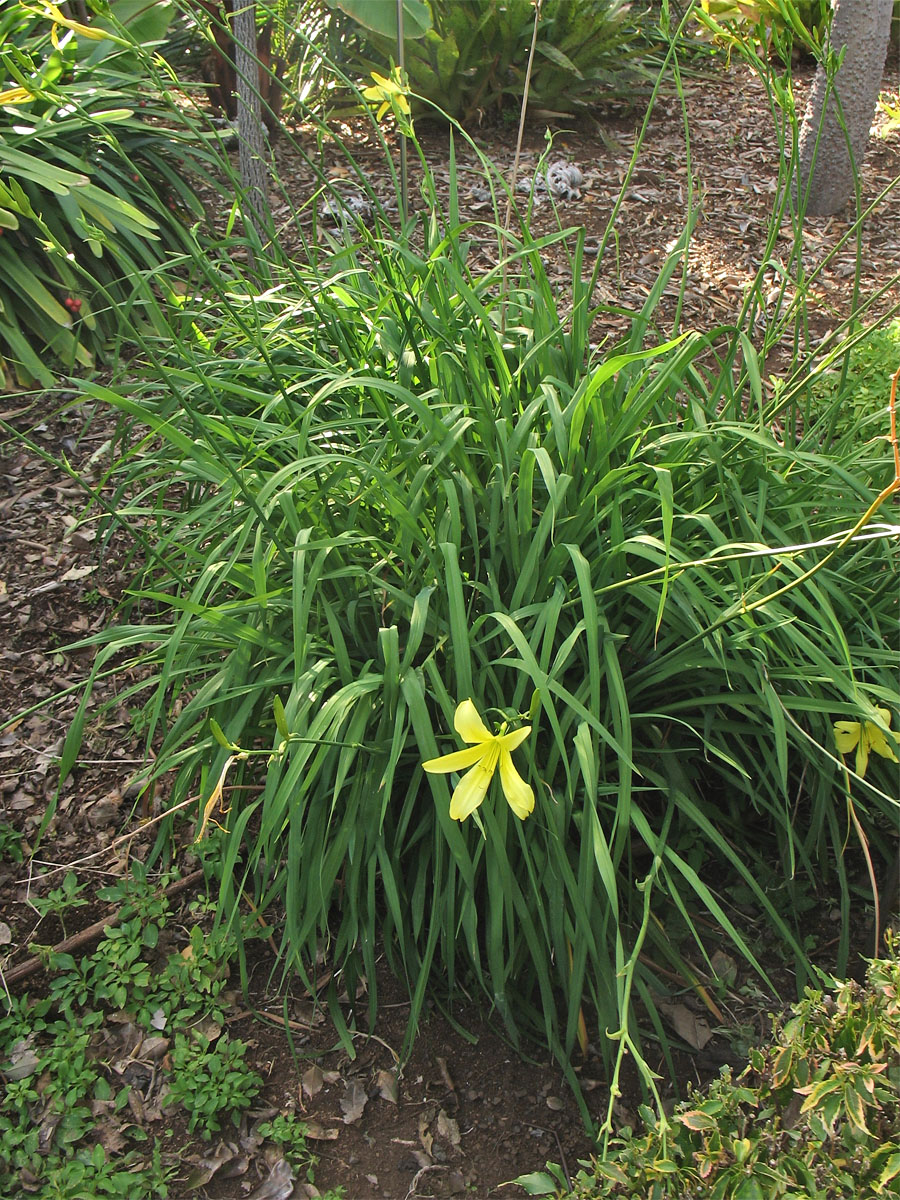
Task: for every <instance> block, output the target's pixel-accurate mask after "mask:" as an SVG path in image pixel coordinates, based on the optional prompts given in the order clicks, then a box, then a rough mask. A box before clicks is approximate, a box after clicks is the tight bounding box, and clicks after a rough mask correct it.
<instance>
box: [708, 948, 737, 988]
mask: <svg viewBox="0 0 900 1200" xmlns="http://www.w3.org/2000/svg"><path fill="white" fill-rule="evenodd" d="M709 965H710V966H711V967H712V969H713V971H715V973H716V978H717V979H721V980H722V982H723V983H724V984H726V986H728V987H731V986H732V985H733V984H734V982H735V980H736V979H737V963H736V962H735V961H734V959H733V958H732V957H731V955H730V954H726V953H725V951H724V950H717V951H716V952H715V954H714V955H713V956H712V958H711V959H710V960H709Z"/></svg>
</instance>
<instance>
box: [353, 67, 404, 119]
mask: <svg viewBox="0 0 900 1200" xmlns="http://www.w3.org/2000/svg"><path fill="white" fill-rule="evenodd" d="M372 78H373V79H374V80H375V83H374V84H373V85H372V87H367V88H366V89H365V91H364V92H363V98H364V99H366V100H371V101H372V103H373V104H380V105H381V107H380V108H379V110H378V112H377V113H376V114H375V120H376V121H380V120H381V118H382V117H383V116H384V114H385V113H386V112H387V110H388V109H391V110H392V112H393V113H394V115H395V116H403V117H408V116H409V112H410V109H409V101H408V100H407V98H406V86H405V84H404V82H403V78H402V76H401V74H400V71H399V70H398V68H397V67H394V69H393V71H391V73H390V76H388V77H385V76H384V75H379V74H378V72H377V71H373V72H372Z"/></svg>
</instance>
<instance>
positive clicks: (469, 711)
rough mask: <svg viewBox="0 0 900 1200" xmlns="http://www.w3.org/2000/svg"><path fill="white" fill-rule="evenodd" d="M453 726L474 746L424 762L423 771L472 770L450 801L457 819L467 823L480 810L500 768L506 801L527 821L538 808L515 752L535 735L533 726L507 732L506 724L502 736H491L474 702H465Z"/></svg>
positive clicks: (444, 772)
mask: <svg viewBox="0 0 900 1200" xmlns="http://www.w3.org/2000/svg"><path fill="white" fill-rule="evenodd" d="M453 727H454V729H455V730H456V732H457V733H458V734H459V736H460V737H461V738H462V740H463V741H464V742H469V743H472V744H471V745H470V747H469V749H468V750H456V751H454V753H453V754H445V755H443V756H442V757H441V758H431V759H429V760H428V762H424V763H422V767H423V769H424V770H426V771H428V772H429V774H432V775H444V774H448V773H449V772H450V771H461V770H462V769H463V768H464V767H471V768H472V769H471V770H470V771H467V772H466V774H465V775H463V777H462V779H460V781H459V783H458V784H457V785H456V787H455V789H454V791H453V796H452V797H451V800H450V816H451V817H452V818H453V820H454V821H464V820H465V819H466V817H468V816H471V815H472V813H473V812H474V811H475V810H476V808H478V807H479V805H480V804H481V802H482V801H483V800H484V798H485V796H486V795H487V790H488V788H489V787H490V783H491V780H492V779H493V778H494V772H495V771H496V770H497V767H498V766H499V768H500V784H501V787H502V788H503V794H504V796H505V797H506V801H507V803H508V804H509V807H510V808H511V809H512V810H513V812H514V813H515V814H516V816H517V817H518V818H519V820H520V821H524V820H525V818H526V817H527V816H528V815H529V814H530V813H531V812H532V811H533V809H534V792H533V790H532V789H531V787H530V786H529V784H527V783H526V782H525V780H524V779H523V778H522V776H521V775H520V774H519V772H518V771H517V770H516V768H515V766H514V765H513V760H512V752H513V750H515V748H516V747H517V746H520V745H521V744H522V742H524V741H525V739H526V738H527V737H528V735H529V734H530V733H531V726H530V725H523V726H522V728H521V729H514V730H513V731H512V733H507V732H506V722H505V721H504V722H503V724H502V725H501V726H500V732H499V733H491V731H490V730H489V729H488V727H487V726H486V725H485V723H484V721H482V719H481V717H480V716H479V715H478V710H477V709H476V707H475V705H474V704H473V703H472V701H471V700H463V702H462V704H460V705H459V707H458V708H457V710H456V714H455V716H454V718H453Z"/></svg>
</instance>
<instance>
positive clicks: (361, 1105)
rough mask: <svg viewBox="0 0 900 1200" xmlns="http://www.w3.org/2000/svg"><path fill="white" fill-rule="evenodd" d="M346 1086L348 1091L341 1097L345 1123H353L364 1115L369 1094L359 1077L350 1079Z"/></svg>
mask: <svg viewBox="0 0 900 1200" xmlns="http://www.w3.org/2000/svg"><path fill="white" fill-rule="evenodd" d="M344 1087H345V1089H346V1091H345V1093H344V1096H343V1097H342V1099H341V1111H342V1112H343V1114H344V1118H343V1120H344V1124H345V1125H352V1124H353V1122H354V1121H358V1120H359V1118H360V1117H361V1116H362V1115H363V1110H364V1109H365V1107H366V1103H367V1102H368V1099H369V1096H368V1093H367V1092H366V1089H365V1088H364V1087H363V1084H362V1082H361V1080H359V1079H350V1080H348V1081H347V1082H346V1083H345V1084H344Z"/></svg>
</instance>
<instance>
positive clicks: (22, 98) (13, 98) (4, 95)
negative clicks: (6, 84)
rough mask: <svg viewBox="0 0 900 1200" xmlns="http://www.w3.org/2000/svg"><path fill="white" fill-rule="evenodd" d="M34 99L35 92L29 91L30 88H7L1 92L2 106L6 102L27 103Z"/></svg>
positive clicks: (0, 105)
mask: <svg viewBox="0 0 900 1200" xmlns="http://www.w3.org/2000/svg"><path fill="white" fill-rule="evenodd" d="M33 99H34V92H29V90H28V88H23V87H14V88H7V90H6V91H5V92H0V107H2V106H3V105H4V104H27V103H28V101H29V100H33Z"/></svg>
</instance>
